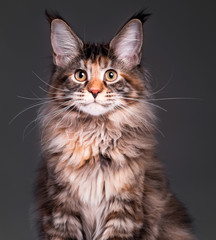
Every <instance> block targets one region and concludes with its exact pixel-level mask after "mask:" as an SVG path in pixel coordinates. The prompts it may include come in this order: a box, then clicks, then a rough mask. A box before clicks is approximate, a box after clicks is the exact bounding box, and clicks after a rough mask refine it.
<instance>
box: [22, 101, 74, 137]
mask: <svg viewBox="0 0 216 240" xmlns="http://www.w3.org/2000/svg"><path fill="white" fill-rule="evenodd" d="M69 101H71V100H70V99H69V100H68V101H65V102H64V103H62V104H60V105H59V106H63V105H64V104H65V103H67V102H69ZM60 110H62V109H60ZM54 114H55V112H51V113H48V114H46V115H43V116H42V115H38V116H37V117H36V118H35V119H33V120H32V121H31V122H30V123H28V124H27V125H26V127H25V128H24V130H23V139H24V138H25V137H26V136H27V135H29V134H30V133H31V132H32V131H33V130H34V128H35V127H36V126H37V124H35V126H34V127H33V128H32V129H31V130H30V131H29V132H28V133H27V134H25V132H26V131H27V129H28V128H29V127H30V126H31V125H32V124H33V123H35V122H37V121H39V120H41V119H42V118H44V117H52V115H54Z"/></svg>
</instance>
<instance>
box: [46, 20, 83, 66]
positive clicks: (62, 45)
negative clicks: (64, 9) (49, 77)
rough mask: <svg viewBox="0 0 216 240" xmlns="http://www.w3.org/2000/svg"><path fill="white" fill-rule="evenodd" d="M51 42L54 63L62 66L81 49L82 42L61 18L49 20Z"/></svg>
mask: <svg viewBox="0 0 216 240" xmlns="http://www.w3.org/2000/svg"><path fill="white" fill-rule="evenodd" d="M51 44H52V48H53V61H54V64H55V65H57V66H60V67H64V66H66V65H67V64H68V62H69V61H71V59H73V58H74V57H76V56H77V55H78V54H79V53H80V50H81V49H82V46H83V42H82V41H81V40H80V39H79V38H78V36H77V35H76V34H75V33H74V32H73V31H72V30H71V28H70V27H69V26H68V25H67V24H66V23H65V22H64V21H63V20H61V19H54V20H53V21H52V22H51Z"/></svg>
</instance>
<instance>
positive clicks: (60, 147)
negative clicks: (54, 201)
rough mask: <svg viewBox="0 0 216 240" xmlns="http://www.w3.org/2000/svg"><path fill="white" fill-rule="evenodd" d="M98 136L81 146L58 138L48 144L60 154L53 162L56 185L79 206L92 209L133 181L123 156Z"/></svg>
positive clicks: (68, 139) (77, 140)
mask: <svg viewBox="0 0 216 240" xmlns="http://www.w3.org/2000/svg"><path fill="white" fill-rule="evenodd" d="M101 136H103V137H101ZM101 136H100V135H99V136H96V137H95V136H92V138H90V139H88V142H85V141H83V143H82V142H81V141H79V139H76V140H74V139H73V138H70V137H68V136H65V135H59V136H57V137H56V138H54V139H53V140H52V142H51V144H50V149H51V150H53V151H54V152H55V151H56V152H61V154H60V155H58V159H56V160H55V161H56V163H55V172H56V173H60V176H59V178H58V179H59V181H63V182H64V183H66V184H68V185H69V186H70V193H71V194H72V195H76V196H78V198H79V200H80V201H81V202H83V203H88V204H91V205H95V204H96V205H97V204H99V203H101V202H102V201H103V200H106V201H108V200H109V199H110V198H111V197H112V196H114V195H116V194H118V193H119V192H121V191H122V189H124V188H125V187H126V186H127V184H128V182H130V181H131V179H133V178H134V175H133V173H132V172H131V171H130V170H129V168H127V167H126V165H125V162H126V161H125V156H124V153H122V152H121V151H119V149H118V147H117V146H111V145H110V141H109V138H108V137H106V136H105V135H101ZM82 140H83V139H82ZM87 143H88V144H87ZM114 162H115V163H114ZM117 165H119V167H118V168H116V166H117ZM120 166H122V167H120Z"/></svg>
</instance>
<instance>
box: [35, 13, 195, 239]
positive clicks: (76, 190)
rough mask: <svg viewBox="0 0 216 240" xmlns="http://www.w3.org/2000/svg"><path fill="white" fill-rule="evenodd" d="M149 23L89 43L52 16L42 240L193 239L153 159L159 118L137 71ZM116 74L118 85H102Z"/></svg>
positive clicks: (137, 22)
mask: <svg viewBox="0 0 216 240" xmlns="http://www.w3.org/2000/svg"><path fill="white" fill-rule="evenodd" d="M146 17H147V15H146V14H144V13H139V14H138V15H136V16H133V17H132V18H131V19H130V20H129V21H128V22H127V23H126V24H125V25H124V27H123V28H122V29H121V31H120V32H119V33H118V34H117V35H116V36H115V37H114V39H113V40H112V41H111V42H110V44H86V43H83V42H82V41H81V40H80V39H79V38H78V37H77V36H76V34H75V33H74V32H73V31H72V30H71V29H70V27H69V26H68V25H67V24H66V22H65V21H64V20H63V19H62V18H59V17H58V18H56V17H53V16H49V20H50V23H51V43H52V47H53V58H54V64H55V70H54V73H53V75H52V78H51V82H50V88H49V90H48V92H49V93H48V98H49V102H48V103H47V104H46V105H44V107H43V109H42V110H41V113H40V114H41V119H42V121H41V132H42V133H41V134H42V161H41V167H40V170H39V174H38V181H37V188H36V189H37V191H36V198H37V209H38V210H37V212H38V228H39V236H40V239H43V240H69V239H70V240H72V239H73V240H74V239H76V240H84V239H85V240H99V239H100V240H108V239H109V240H111V239H112V240H114V239H115V240H117V239H118V240H123V239H124V240H129V239H131V240H132V239H143V240H144V239H145V240H173V239H175V240H182V239H184V240H193V239H194V237H193V236H192V234H191V225H190V220H189V218H188V216H187V213H186V211H185V209H184V207H183V206H182V205H181V204H180V203H179V201H178V200H177V199H176V198H175V196H174V195H173V194H172V193H171V192H170V190H169V187H168V183H167V180H166V177H165V176H164V171H163V169H162V167H161V164H160V163H159V162H158V160H157V159H156V157H155V155H154V149H155V144H156V141H155V139H154V132H155V127H154V118H155V117H154V114H153V110H152V105H151V103H150V102H148V97H149V96H150V89H149V84H148V81H147V79H146V75H145V71H144V70H143V68H142V67H141V66H140V60H141V47H142V23H143V22H144V20H146ZM80 69H81V70H82V71H83V72H82V74H85V75H86V76H87V78H86V79H85V80H84V81H79V80H77V79H79V78H77V77H76V73H77V70H80ZM110 69H111V70H112V71H114V73H117V75H116V76H117V77H116V79H114V80H113V81H112V80H111V81H108V79H105V76H106V73H107V71H109V70H110ZM112 74H113V72H112ZM80 76H83V75H80ZM110 76H112V75H110Z"/></svg>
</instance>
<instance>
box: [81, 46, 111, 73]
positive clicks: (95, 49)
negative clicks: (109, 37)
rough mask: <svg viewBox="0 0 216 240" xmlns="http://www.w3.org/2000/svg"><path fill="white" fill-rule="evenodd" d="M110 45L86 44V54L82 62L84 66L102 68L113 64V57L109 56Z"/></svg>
mask: <svg viewBox="0 0 216 240" xmlns="http://www.w3.org/2000/svg"><path fill="white" fill-rule="evenodd" d="M108 55H109V47H108V45H104V44H85V46H84V56H83V58H82V59H81V61H80V63H81V65H82V67H84V68H86V69H89V70H91V69H92V68H95V67H100V68H102V69H104V68H107V67H109V66H110V65H111V62H112V61H111V59H110V58H109V56H108Z"/></svg>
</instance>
